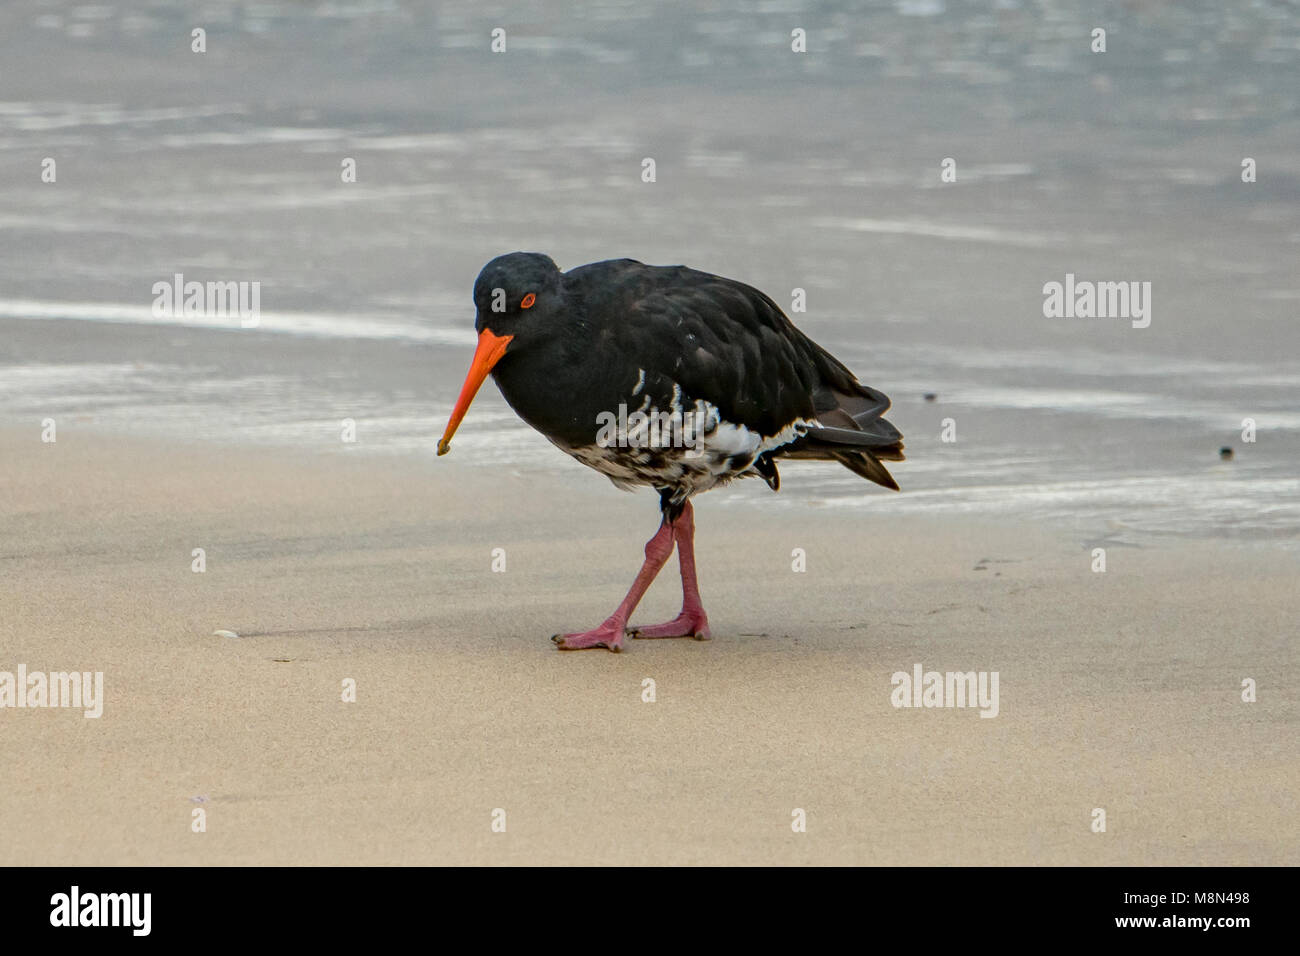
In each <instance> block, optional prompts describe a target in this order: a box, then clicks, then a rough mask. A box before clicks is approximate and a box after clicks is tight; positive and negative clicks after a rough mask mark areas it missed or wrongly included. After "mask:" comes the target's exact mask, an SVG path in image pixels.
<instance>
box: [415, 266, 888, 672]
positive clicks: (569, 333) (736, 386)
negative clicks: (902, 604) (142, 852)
mask: <svg viewBox="0 0 1300 956" xmlns="http://www.w3.org/2000/svg"><path fill="white" fill-rule="evenodd" d="M474 305H475V308H476V310H477V313H476V317H475V322H474V329H475V332H476V333H477V335H478V344H477V347H476V349H475V352H474V356H473V359H472V360H471V362H470V367H469V372H468V373H467V375H466V377H465V381H464V384H463V385H462V387H461V390H460V394H459V396H458V397H457V399H456V404H455V406H454V407H453V408H452V412H451V417H450V418H449V419H448V421H447V425H446V428H445V430H444V431H443V434H442V437H441V439H440V440H439V442H438V454H439V455H445V454H446V453H447V452H448V451H449V450H450V445H451V439H452V436H453V435H454V434H455V433H456V430H457V428H458V427H459V426H460V424H461V421H462V420H463V419H464V417H465V413H466V412H467V411H468V409H469V407H470V404H471V402H473V400H474V396H475V395H476V394H477V393H478V390H479V388H480V387H481V386H482V384H483V382H484V381H485V379H486V378H487V376H488V375H489V374H490V375H491V376H492V378H493V380H494V381H495V382H496V385H497V387H498V388H499V389H500V391H501V395H502V396H503V397H504V398H505V400H506V402H507V403H508V404H509V405H510V406H511V408H513V409H514V411H515V412H516V414H518V415H519V417H520V418H522V419H523V420H524V421H525V422H526V423H527V424H529V425H531V426H532V427H533V428H535V429H536V430H537V431H539V432H541V433H542V434H543V435H544V436H545V437H546V438H548V439H549V440H550V441H551V443H552V444H554V445H556V446H557V447H558V448H560V449H561V450H562V451H564V452H566V453H567V454H569V455H570V456H572V457H573V458H575V459H577V460H578V461H580V462H582V463H583V464H584V465H587V466H589V467H591V468H593V469H595V470H596V471H598V472H601V473H602V474H604V475H606V476H607V477H608V478H609V479H610V480H611V481H613V482H614V484H615V485H617V486H619V487H621V488H627V489H636V488H641V487H645V488H651V489H653V490H655V491H656V492H658V494H659V510H660V523H659V528H658V530H657V531H656V532H655V534H654V536H653V537H651V538H650V540H649V541H648V542H647V543H646V546H645V560H644V563H643V564H642V566H641V569H640V571H639V572H638V573H637V575H636V577H635V579H634V580H633V582H632V586H631V588H630V589H629V590H628V592H627V595H626V597H624V599H623V601H622V602H621V603H620V604H619V605H618V607H617V608H616V609H615V611H614V613H613V614H611V615H610V616H609V617H608V618H606V619H605V621H604V622H602V623H601V624H599V625H597V626H596V627H594V628H591V629H590V630H586V631H575V632H569V633H560V634H555V635H554V636H553V637H552V640H553V641H554V643H555V645H556V646H557V647H558V648H559V649H561V650H584V649H588V648H606V649H608V650H611V651H620V650H622V649H623V647H624V640H625V638H626V637H629V636H630V637H632V638H641V639H651V638H668V637H693V638H696V639H698V640H708V639H710V638H711V636H712V634H711V631H710V628H709V619H708V615H707V614H706V613H705V610H704V606H703V603H702V601H701V598H700V590H699V582H698V576H697V573H696V565H695V518H694V507H693V505H692V499H693V498H694V497H695V496H696V495H698V494H700V493H701V492H705V491H708V490H710V489H711V488H716V487H718V486H720V485H725V484H727V483H728V482H730V481H733V480H735V479H741V478H750V477H757V478H761V479H762V480H763V481H765V482H766V483H767V485H768V486H769V487H770V488H771V489H772V490H773V491H777V490H779V489H780V487H781V477H780V474H779V472H778V470H777V465H778V462H780V461H782V460H787V459H793V460H798V459H812V460H818V461H828V462H837V463H839V464H840V465H843V466H844V467H845V468H848V469H849V470H850V471H852V472H853V473H854V474H857V475H859V476H861V477H862V478H865V479H866V480H867V481H870V482H873V483H875V484H877V485H881V486H883V487H885V488H889V489H891V490H894V491H897V490H899V488H898V484H897V482H895V480H894V478H893V476H892V475H891V474H890V473H889V471H888V470H887V469H886V467H885V466H884V464H882V462H885V461H903V460H904V455H903V436H902V433H901V432H899V430H898V429H897V428H895V427H894V426H893V425H892V424H891V423H890V422H888V421H887V420H886V419H885V418H884V417H883V415H884V413H885V412H886V411H888V410H889V407H890V401H889V398H888V397H887V396H886V395H884V394H883V393H882V392H880V391H877V390H876V389H874V388H871V387H870V386H867V385H864V384H862V383H861V382H859V381H858V379H857V377H856V376H855V375H854V374H853V373H852V372H851V371H849V369H848V368H847V367H846V366H845V365H844V364H843V363H842V362H840V361H839V360H837V359H836V358H834V357H833V356H832V355H831V354H830V353H829V352H827V351H826V350H825V349H824V348H822V347H821V346H819V345H817V344H816V343H815V342H814V341H812V339H810V338H808V336H806V335H804V333H802V332H801V331H799V329H797V328H796V327H795V325H794V323H793V322H792V321H791V320H790V319H789V318H788V317H787V316H786V314H785V313H784V312H783V311H781V308H780V306H778V305H777V304H776V303H775V302H774V301H772V299H771V298H769V297H768V296H767V295H765V294H763V293H762V292H760V291H759V290H758V289H756V288H754V287H752V286H749V285H746V284H745V283H743V282H739V281H736V280H734V279H728V278H724V277H723V276H719V275H714V274H712V273H709V272H702V271H699V270H696V269H692V268H689V267H687V266H681V265H676V266H653V265H646V264H644V263H641V262H638V261H636V260H634V259H610V260H606V261H602V262H593V263H589V264H587V265H583V266H577V267H575V268H572V269H570V270H569V271H567V272H561V271H560V269H559V267H558V266H557V265H556V264H555V262H554V260H552V259H551V258H550V257H549V256H547V255H544V254H542V253H537V252H512V253H508V254H506V255H502V256H497V257H496V258H495V259H493V260H492V261H490V262H489V263H487V265H485V266H484V267H483V269H482V271H481V272H480V273H479V275H478V278H477V279H476V280H475V282H474ZM674 549H676V551H677V556H678V565H679V570H680V572H681V583H682V609H681V613H680V614H678V615H677V617H676V618H674V619H673V620H671V621H668V622H666V623H664V624H657V625H651V626H639V627H632V626H630V624H629V621H630V618H631V615H632V613H633V612H634V611H635V609H636V607H637V604H638V603H639V602H640V600H641V598H642V596H643V595H644V594H645V592H646V590H647V589H648V588H649V587H650V584H651V582H652V581H654V579H655V577H656V575H658V573H659V571H660V570H661V569H662V568H663V566H664V565H665V564H666V563H667V562H668V559H669V558H670V557H671V556H672V553H673V551H674Z"/></svg>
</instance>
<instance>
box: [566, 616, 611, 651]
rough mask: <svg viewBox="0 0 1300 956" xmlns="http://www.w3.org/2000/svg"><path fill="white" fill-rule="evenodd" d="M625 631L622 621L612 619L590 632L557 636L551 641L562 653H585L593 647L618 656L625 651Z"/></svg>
mask: <svg viewBox="0 0 1300 956" xmlns="http://www.w3.org/2000/svg"><path fill="white" fill-rule="evenodd" d="M624 630H625V627H624V623H623V622H622V621H615V620H612V619H611V620H608V621H606V622H605V623H604V624H602V625H600V627H594V628H592V629H591V630H590V631H576V632H575V633H573V634H556V635H554V636H553V637H552V638H551V640H553V641H554V642H555V646H556V647H558V648H559V649H560V650H562V651H585V650H588V649H590V648H593V647H604V648H607V649H609V650H611V651H613V652H614V653H616V654H617V653H618V652H619V651H621V650H622V649H623V633H624Z"/></svg>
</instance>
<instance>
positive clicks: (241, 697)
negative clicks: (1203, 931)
mask: <svg viewBox="0 0 1300 956" xmlns="http://www.w3.org/2000/svg"><path fill="white" fill-rule="evenodd" d="M430 440H431V441H432V438H431V439H430ZM0 449H2V451H0V568H2V569H3V574H2V575H0V608H2V609H3V614H0V670H14V669H15V668H16V667H17V665H18V664H19V663H24V664H26V665H27V667H28V668H29V669H31V670H49V671H53V670H63V669H78V670H102V671H103V672H104V681H105V695H106V698H107V700H106V703H105V707H104V714H103V716H102V718H100V719H98V720H93V719H85V718H83V717H82V716H81V715H80V713H79V712H72V711H66V710H49V709H47V710H8V709H6V710H0V750H2V752H3V754H4V759H5V763H6V767H7V769H6V773H5V780H4V785H3V795H2V796H0V832H3V833H4V839H3V841H0V847H3V849H2V850H0V864H60V865H63V864H156V863H164V864H236V863H266V864H272V863H275V864H338V863H344V864H347V863H356V864H360V863H365V864H376V863H401V864H438V863H453V864H469V863H628V864H630V863H658V864H680V863H745V864H758V863H864V864H934V863H938V864H945V863H952V864H982V863H988V864H1004V863H1046V864H1066V863H1079V864H1095V865H1103V864H1262V863H1272V864H1279V863H1288V864H1295V863H1297V862H1300V852H1298V851H1297V846H1298V844H1300V840H1298V839H1297V824H1296V821H1297V814H1296V804H1295V794H1296V793H1297V790H1298V789H1300V788H1298V787H1297V784H1298V783H1300V781H1298V780H1297V765H1298V761H1297V745H1296V740H1297V734H1296V707H1295V697H1296V695H1295V693H1294V688H1295V686H1296V680H1295V678H1296V674H1295V650H1294V643H1293V639H1294V634H1295V626H1296V618H1297V615H1296V610H1297V587H1296V582H1297V570H1298V568H1297V559H1296V555H1295V553H1294V552H1291V551H1287V550H1284V549H1282V548H1280V547H1271V546H1259V547H1254V548H1252V547H1244V546H1237V547H1225V546H1218V545H1215V544H1213V543H1209V542H1207V543H1188V542H1183V541H1169V542H1167V543H1163V544H1158V545H1148V546H1146V547H1142V548H1122V549H1121V548H1115V549H1111V551H1110V553H1109V554H1108V570H1107V572H1106V573H1104V574H1096V573H1093V572H1092V571H1091V569H1090V564H1091V555H1090V553H1089V551H1088V549H1087V548H1085V546H1084V542H1083V541H1081V540H1080V539H1079V537H1078V535H1077V534H1070V533H1065V532H1062V531H1059V530H1057V529H1054V528H1052V527H1046V526H1020V527H1017V526H1009V525H1007V524H1005V523H1002V524H993V523H978V522H975V521H970V522H967V523H959V522H951V521H945V522H939V521H933V520H932V521H920V520H916V519H901V518H899V517H897V516H893V517H891V515H890V512H889V500H890V498H889V496H887V495H883V494H882V495H880V496H878V497H879V501H880V506H879V507H878V508H876V509H874V510H873V511H870V512H868V513H846V512H843V511H835V510H831V509H827V508H813V507H809V508H806V509H797V510H788V511H787V510H781V509H773V508H769V507H765V505H766V504H767V502H768V496H769V495H770V493H769V492H768V491H767V490H766V488H764V487H763V486H762V485H761V484H758V483H753V484H754V488H753V494H752V500H751V501H749V502H748V503H746V504H742V505H726V506H720V507H711V505H710V499H709V497H708V496H705V497H704V498H702V499H700V501H699V504H698V507H697V515H698V525H699V554H700V561H701V568H702V587H703V591H704V596H705V601H706V606H707V607H708V608H709V610H710V613H711V620H712V624H713V629H714V633H715V639H714V640H713V641H711V642H695V641H689V640H688V641H656V642H645V641H634V642H630V646H629V648H628V650H627V651H626V652H625V653H622V654H618V655H615V654H610V653H608V652H605V651H599V650H598V651H589V652H581V653H560V652H557V651H556V650H555V649H554V648H553V646H552V645H551V643H550V641H549V639H548V638H549V635H550V634H551V633H552V632H554V631H558V630H566V629H575V628H579V627H587V626H591V625H594V624H596V623H598V622H599V621H600V620H601V619H602V618H603V617H604V616H605V615H606V614H607V613H608V612H609V611H610V610H611V609H612V607H613V605H614V604H615V603H616V602H617V600H618V598H619V597H620V596H621V594H622V591H623V589H624V588H625V587H626V585H627V584H628V582H629V581H630V579H631V576H632V574H633V572H634V571H635V568H636V566H637V563H638V561H639V559H640V556H641V555H640V548H641V544H642V543H643V541H644V539H645V538H647V537H648V536H649V535H650V534H651V532H652V531H653V530H654V525H655V523H656V520H657V519H656V513H655V501H654V498H653V496H652V495H650V494H648V493H647V494H642V495H640V496H637V497H633V496H630V495H626V494H623V493H620V492H618V491H616V490H614V489H613V488H611V487H609V486H608V484H607V483H606V482H604V480H603V479H600V478H599V477H598V476H595V475H592V474H589V473H586V472H585V471H584V470H583V469H581V468H580V466H577V465H574V467H573V471H572V472H571V473H568V474H567V475H566V476H565V477H549V478H548V477H537V476H529V477H526V478H525V477H522V476H519V475H515V474H511V473H509V472H495V471H489V470H486V469H481V468H471V467H467V466H466V465H465V464H464V463H458V462H457V461H456V460H455V455H453V456H452V457H451V458H450V459H444V460H439V461H437V462H432V461H421V462H412V461H400V460H394V461H384V460H376V459H374V458H363V457H362V456H361V455H359V454H355V453H354V454H351V455H349V454H344V453H341V452H336V453H331V454H320V455H310V454H304V453H288V452H284V451H279V450H271V449H265V450H263V449H252V450H249V449H241V450H230V449H224V448H221V447H218V446H212V445H182V444H176V443H163V442H161V441H158V440H149V439H141V438H119V437H113V436H106V435H103V434H96V433H94V432H91V431H89V430H88V429H82V428H78V427H76V425H75V424H68V425H66V426H63V427H62V428H61V430H60V432H59V440H58V442H57V444H54V445H45V444H42V443H40V441H39V436H38V432H37V430H36V429H35V428H32V429H26V430H23V431H22V432H16V431H13V430H8V431H0ZM354 452H355V450H354ZM805 467H817V466H805ZM798 476H799V469H797V468H790V469H788V471H787V473H786V475H785V478H786V481H787V482H793V481H797V480H798ZM904 477H905V475H904ZM864 492H866V493H871V492H870V491H869V490H867V489H865V488H864ZM198 547H202V548H204V549H205V550H206V555H207V571H206V573H203V574H195V573H193V572H192V571H191V560H192V559H191V551H192V549H194V548H198ZM498 547H500V548H504V549H505V551H506V560H507V570H506V571H505V573H493V572H492V571H491V570H490V565H491V552H492V549H493V548H498ZM796 547H800V548H804V549H805V550H806V552H807V567H808V570H807V571H806V572H805V573H802V574H796V573H794V572H792V570H791V567H790V562H791V550H792V549H793V548H796ZM986 559H987V560H986ZM981 564H982V566H983V569H982V570H976V566H977V565H981ZM678 594H679V592H678V591H677V581H676V575H675V565H670V567H669V569H667V570H666V571H665V576H664V578H662V579H661V581H660V582H659V583H658V584H657V585H656V587H655V588H654V589H653V590H652V591H651V593H650V595H649V598H648V599H647V602H646V604H645V605H644V606H643V608H642V609H641V612H640V613H639V614H638V615H637V616H636V620H639V621H651V620H659V619H663V618H666V617H669V616H671V615H672V614H674V613H675V611H676V602H677V599H678ZM219 628H221V629H229V630H232V631H235V632H237V633H238V634H240V635H241V636H240V637H239V638H238V639H231V638H223V637H214V636H212V632H213V631H214V630H216V629H219ZM918 662H919V663H922V664H923V665H925V667H926V668H927V669H931V668H933V669H937V670H941V671H945V670H988V671H994V670H996V671H998V672H999V675H1000V713H999V715H998V716H997V717H996V718H995V719H981V718H980V717H979V716H978V713H977V712H976V711H975V710H970V709H967V710H944V709H920V710H908V709H895V708H893V707H892V706H891V704H890V694H891V690H892V688H891V684H890V676H891V674H893V673H894V672H895V671H900V670H902V671H910V670H911V669H912V667H913V665H914V664H916V663H918ZM647 677H649V678H653V680H654V681H655V682H656V690H657V700H656V701H655V702H654V703H644V702H643V701H642V681H643V679H644V678H647ZM1246 677H1252V678H1254V679H1255V680H1256V681H1257V682H1258V686H1259V700H1258V702H1256V703H1253V704H1252V703H1243V702H1242V701H1241V690H1240V685H1241V681H1242V679H1243V678H1246ZM345 678H353V679H355V680H356V682H357V696H358V699H357V701H356V702H355V703H344V702H342V701H341V699H340V697H341V691H340V688H341V682H342V681H343V680H344V679H345ZM1096 807H1101V808H1104V809H1105V810H1106V812H1107V832H1105V833H1104V834H1098V833H1093V832H1092V831H1091V828H1090V823H1091V820H1092V816H1091V814H1092V811H1093V808H1096ZM196 808H199V809H202V810H204V811H205V812H206V819H207V829H206V832H203V833H195V832H192V831H191V819H192V811H193V810H195V809H196ZM496 808H502V809H504V810H505V811H506V822H507V826H506V832H505V833H494V832H493V831H492V829H491V820H492V813H493V810H494V809H496ZM794 808H803V809H804V810H805V811H806V813H807V821H808V822H807V832H806V833H794V832H792V830H791V819H792V816H791V814H792V810H793V809H794Z"/></svg>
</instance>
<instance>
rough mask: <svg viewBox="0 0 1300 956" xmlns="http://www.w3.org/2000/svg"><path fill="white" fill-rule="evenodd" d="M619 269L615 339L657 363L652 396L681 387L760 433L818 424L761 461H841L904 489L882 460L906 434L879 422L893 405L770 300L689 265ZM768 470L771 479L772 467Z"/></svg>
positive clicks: (897, 452) (899, 448)
mask: <svg viewBox="0 0 1300 956" xmlns="http://www.w3.org/2000/svg"><path fill="white" fill-rule="evenodd" d="M620 265H622V266H623V269H624V282H623V283H620V285H621V286H622V288H621V290H620V291H621V293H622V295H623V296H625V297H626V298H625V299H624V302H625V303H626V305H627V312H626V320H625V323H624V324H623V325H622V326H620V328H619V335H620V337H623V336H629V337H631V338H632V339H635V340H637V341H634V342H633V343H632V348H633V349H634V351H633V353H632V354H635V355H637V356H640V357H644V361H645V362H648V363H650V366H653V367H650V366H647V368H646V389H645V390H646V392H647V393H649V394H650V395H651V396H652V398H653V399H654V400H656V401H658V400H661V396H662V395H663V393H664V391H665V389H666V390H667V391H669V392H671V387H672V383H676V384H678V385H680V386H681V388H682V391H683V392H684V393H685V394H686V395H687V396H689V397H690V398H692V399H696V398H699V399H704V400H705V401H707V402H710V403H711V404H713V405H714V406H716V407H717V409H718V411H719V413H720V414H721V415H722V417H723V418H724V419H725V420H727V421H730V422H733V423H737V424H743V425H745V426H746V427H747V428H749V429H751V430H756V431H758V432H759V433H760V434H761V435H763V436H764V437H770V436H772V435H776V434H778V433H779V432H780V431H781V430H782V429H784V428H785V427H787V426H788V425H790V424H792V423H794V422H797V421H809V422H814V421H815V422H816V425H814V426H813V427H811V428H809V429H808V431H807V432H806V433H805V434H804V435H803V436H802V437H801V438H799V439H797V440H795V441H792V442H791V443H790V444H788V445H784V446H782V447H781V448H778V449H773V450H772V451H771V452H769V453H767V456H765V457H770V458H779V457H789V458H812V459H821V460H833V461H838V462H840V463H841V464H843V465H844V466H845V467H846V468H849V469H850V470H851V471H853V472H855V473H857V474H859V475H861V476H862V477H864V478H867V479H868V480H870V481H874V482H876V483H877V484H880V485H884V486H885V487H886V488H893V489H895V490H897V489H898V485H897V483H896V482H895V481H894V479H893V477H892V476H891V475H890V474H889V472H888V471H887V470H886V469H885V467H884V465H882V464H881V463H880V460H881V459H885V460H889V461H902V460H903V444H902V438H903V436H902V434H901V433H900V432H899V431H898V429H896V428H895V427H894V426H893V425H892V424H890V423H889V422H888V421H886V420H885V419H884V418H882V417H881V416H882V415H883V414H884V413H885V412H886V411H887V410H888V409H889V399H888V398H887V397H886V396H885V395H884V394H882V393H881V392H879V391H877V390H876V389H874V388H870V387H868V386H866V385H863V384H861V383H860V382H859V381H858V380H857V378H856V377H855V376H854V374H853V373H852V372H850V371H849V370H848V369H847V368H845V367H844V365H843V364H842V363H841V362H839V361H838V360H837V359H836V358H835V357H834V356H832V355H831V354H830V353H829V352H827V351H826V350H825V349H823V348H822V347H821V346H819V345H818V344H817V343H815V342H813V341H812V340H811V339H810V338H808V337H807V336H806V335H804V334H803V333H802V332H800V331H799V330H798V329H797V328H795V326H794V323H793V322H791V321H790V319H789V318H788V317H787V316H786V315H785V313H784V312H782V311H781V308H780V307H779V306H778V305H777V304H776V303H775V302H773V301H772V300H771V299H770V298H768V296H766V295H764V294H763V293H762V292H760V291H759V290H758V289H755V288H753V287H751V286H748V285H745V284H744V283H742V282H736V281H734V280H732V279H726V278H723V277H721V276H715V275H711V274H709V273H705V272H698V271H696V270H694V269H688V268H686V267H684V266H670V267H651V266H643V265H641V264H640V263H632V262H630V261H628V262H626V264H625V265H624V264H620ZM761 470H763V469H762V467H760V471H761ZM772 471H773V476H775V466H774V465H772ZM769 483H773V484H775V481H774V479H773V478H769Z"/></svg>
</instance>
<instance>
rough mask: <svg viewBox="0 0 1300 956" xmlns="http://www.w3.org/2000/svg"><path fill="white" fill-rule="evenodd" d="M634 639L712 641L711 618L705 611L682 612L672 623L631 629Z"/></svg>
mask: <svg viewBox="0 0 1300 956" xmlns="http://www.w3.org/2000/svg"><path fill="white" fill-rule="evenodd" d="M631 634H632V637H634V638H638V639H647V638H655V637H693V638H695V639H696V640H697V641H707V640H710V639H711V638H712V637H713V635H712V634H710V633H709V616H708V615H707V614H705V613H704V609H703V608H701V609H699V610H694V611H682V613H681V614H678V615H677V616H676V617H675V618H673V619H672V620H671V621H668V622H666V623H664V624H651V625H648V626H646V627H634V628H631Z"/></svg>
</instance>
